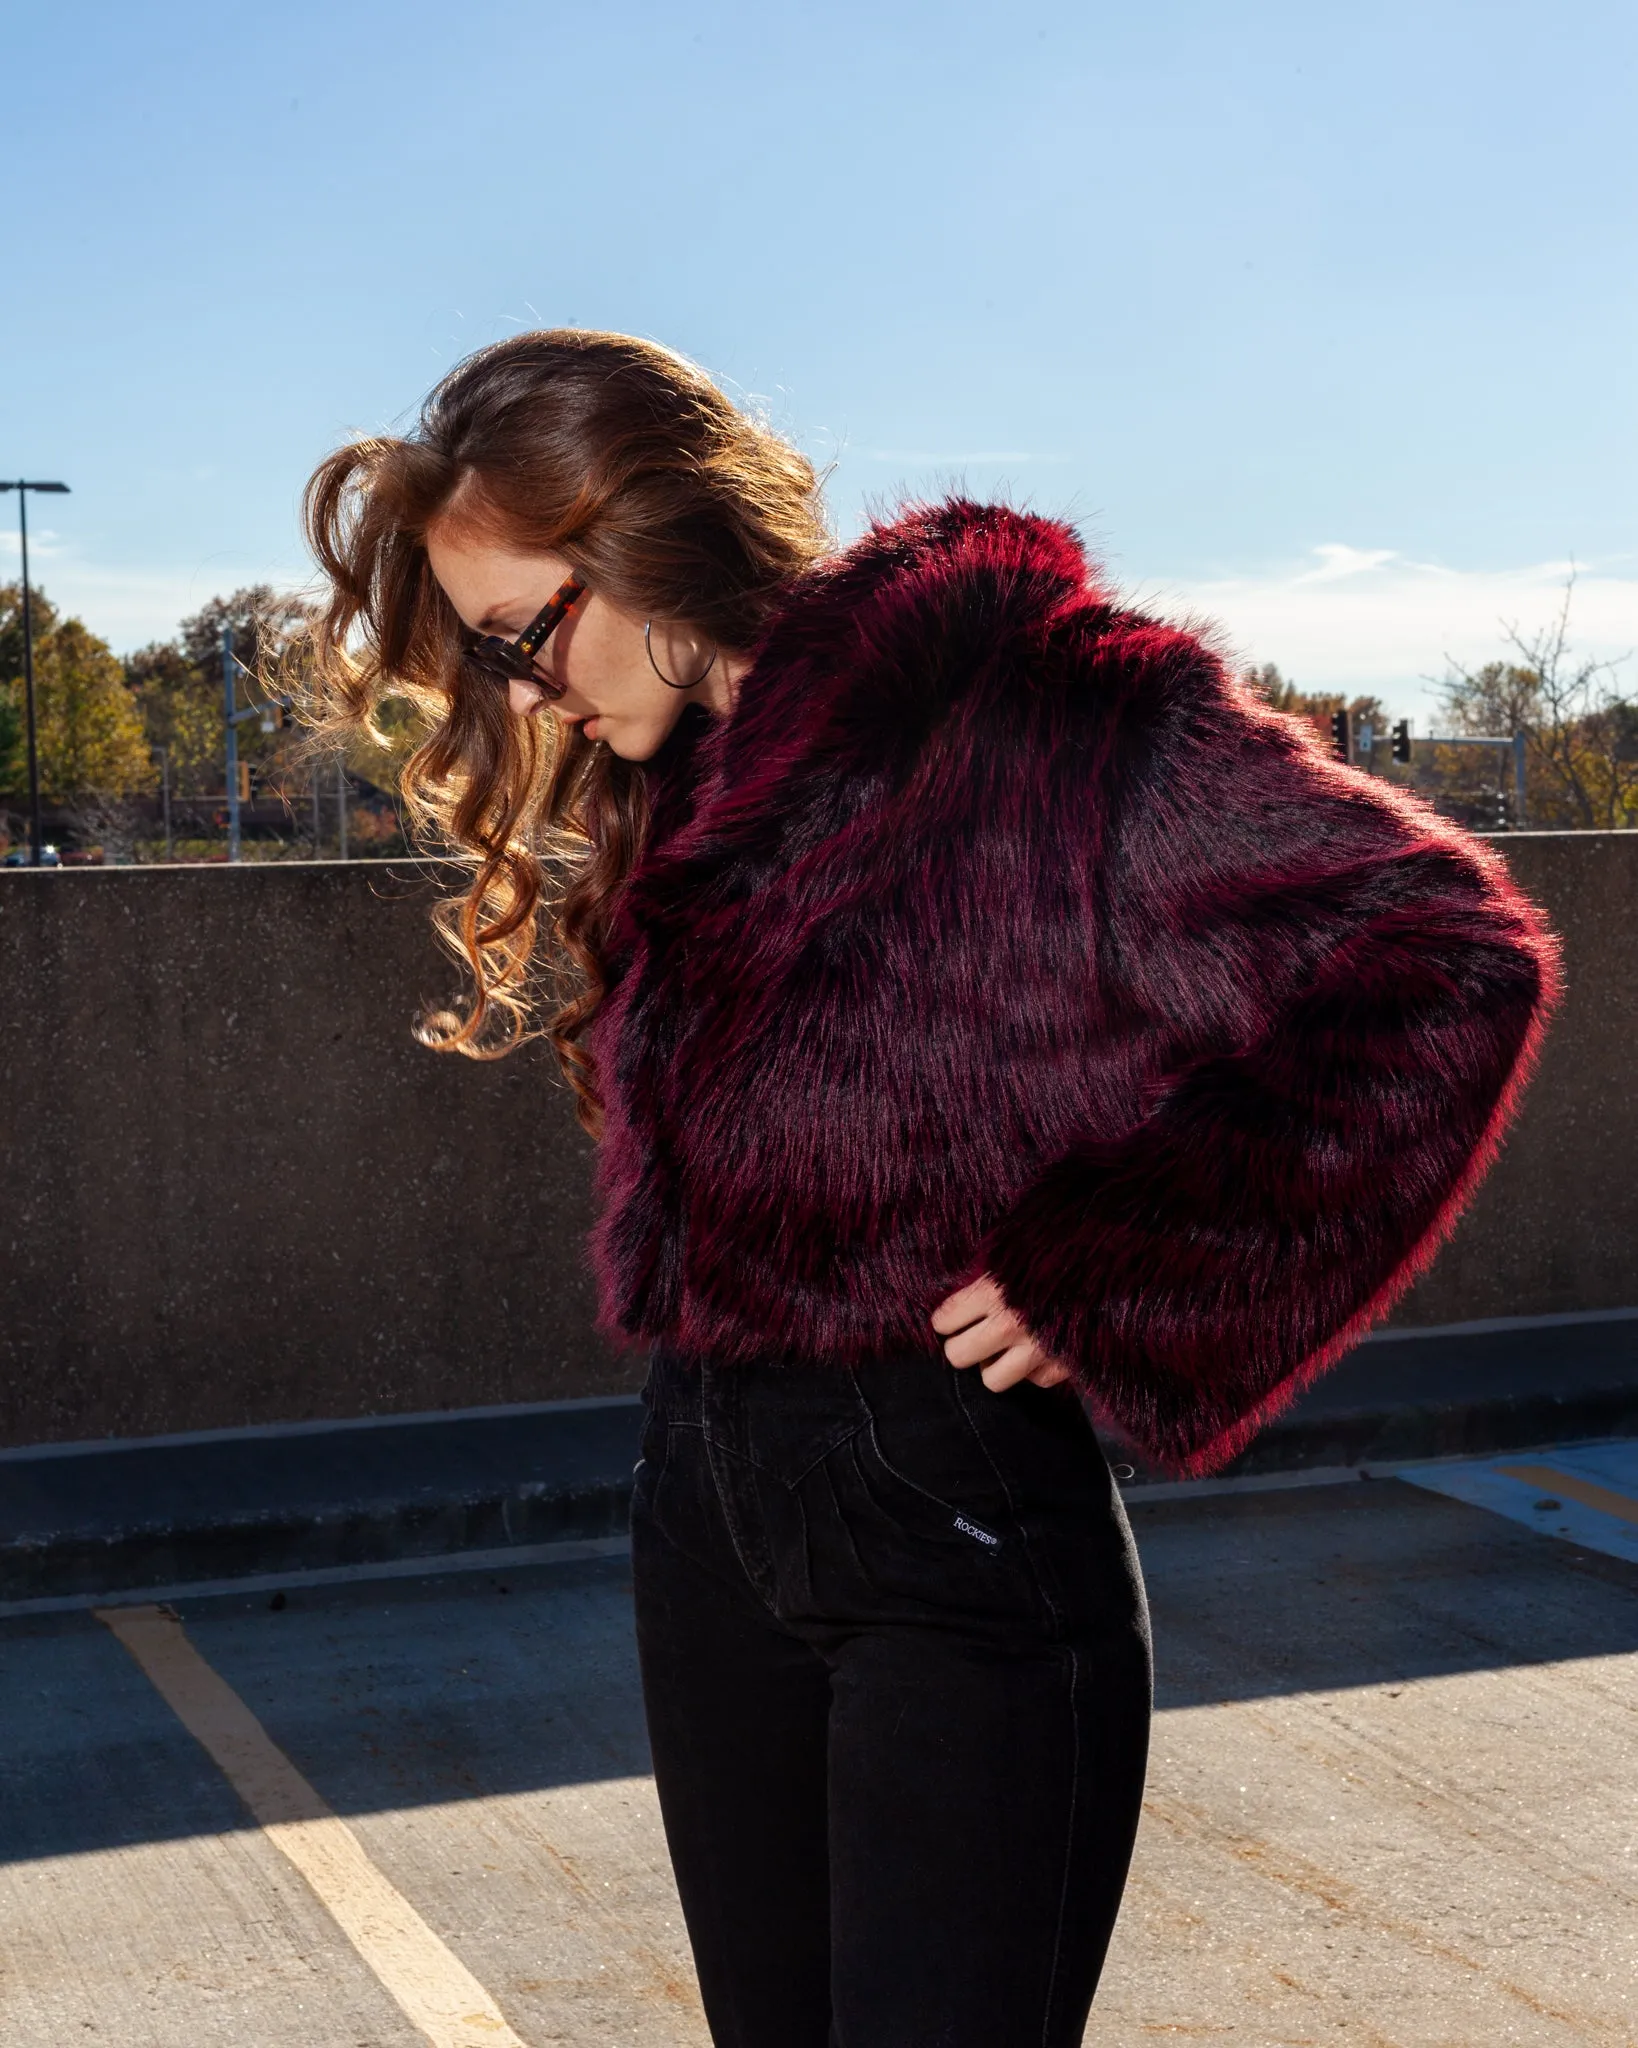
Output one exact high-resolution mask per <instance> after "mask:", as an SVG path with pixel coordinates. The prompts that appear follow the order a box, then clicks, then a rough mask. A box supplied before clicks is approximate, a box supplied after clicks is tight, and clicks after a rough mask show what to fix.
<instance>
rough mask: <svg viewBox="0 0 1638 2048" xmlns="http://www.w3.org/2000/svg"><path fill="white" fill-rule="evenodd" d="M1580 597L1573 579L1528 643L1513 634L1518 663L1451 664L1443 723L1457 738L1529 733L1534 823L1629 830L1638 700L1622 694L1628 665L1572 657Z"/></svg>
mask: <svg viewBox="0 0 1638 2048" xmlns="http://www.w3.org/2000/svg"><path fill="white" fill-rule="evenodd" d="M1574 593H1575V578H1574V576H1573V575H1572V576H1570V577H1568V578H1567V579H1566V581H1565V585H1564V597H1563V601H1562V603H1561V604H1560V606H1559V609H1558V612H1557V615H1556V616H1555V617H1554V618H1553V619H1552V620H1550V621H1549V622H1548V624H1546V625H1545V626H1543V627H1541V628H1540V630H1539V631H1537V632H1535V633H1533V634H1529V635H1525V634H1523V633H1521V632H1520V631H1519V629H1518V628H1517V627H1516V626H1509V627H1507V628H1505V631H1506V635H1507V641H1508V645H1509V647H1510V649H1511V656H1510V658H1508V659H1504V660H1498V661H1487V662H1486V663H1484V665H1483V666H1482V667H1480V668H1476V669H1469V668H1464V667H1462V666H1461V665H1460V664H1459V663H1457V662H1451V663H1449V664H1448V667H1447V670H1446V674H1445V677H1444V679H1443V681H1442V683H1441V685H1440V688H1441V692H1442V696H1443V712H1444V717H1445V720H1446V722H1447V724H1448V725H1449V728H1450V730H1451V731H1453V732H1464V733H1509V734H1510V733H1515V732H1522V733H1523V734H1524V750H1525V754H1524V758H1525V774H1526V783H1527V788H1528V797H1527V803H1528V820H1527V822H1528V823H1529V824H1531V825H1534V826H1538V827H1547V828H1549V829H1551V828H1554V827H1556V828H1559V829H1568V830H1571V831H1600V830H1602V831H1606V832H1608V831H1621V830H1628V829H1630V828H1632V827H1633V826H1638V701H1635V700H1634V699H1633V698H1632V697H1630V696H1628V695H1626V694H1625V693H1624V692H1622V691H1621V690H1618V689H1617V688H1616V687H1615V683H1614V678H1615V675H1616V673H1617V671H1618V670H1619V668H1620V666H1621V664H1620V662H1618V661H1595V660H1592V659H1589V658H1585V657H1577V656H1575V655H1574V654H1573V653H1572V652H1571V645H1570V605H1571V600H1572V598H1573V596H1574ZM1469 751H1471V750H1469V749H1466V748H1463V749H1457V748H1454V747H1451V748H1448V749H1446V750H1445V752H1446V753H1447V754H1448V755H1450V756H1452V757H1454V756H1455V755H1457V754H1458V752H1461V753H1467V752H1469ZM1435 752H1436V753H1437V749H1436V750H1435ZM1453 772H1456V771H1453Z"/></svg>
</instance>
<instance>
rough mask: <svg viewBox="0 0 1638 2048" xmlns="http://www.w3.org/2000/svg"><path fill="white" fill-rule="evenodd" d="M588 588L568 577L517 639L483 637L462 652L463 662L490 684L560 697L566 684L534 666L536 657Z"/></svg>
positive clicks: (494, 635)
mask: <svg viewBox="0 0 1638 2048" xmlns="http://www.w3.org/2000/svg"><path fill="white" fill-rule="evenodd" d="M585 589H586V586H585V584H584V583H583V582H582V581H581V579H580V578H579V577H578V576H567V577H565V578H564V580H563V581H562V582H561V583H560V584H559V585H558V587H557V588H556V590H554V591H553V592H552V594H551V596H550V597H549V598H547V600H546V602H545V603H544V604H543V605H542V606H541V608H540V610H539V611H538V612H536V613H535V615H534V617H533V618H532V619H531V620H530V621H529V623H528V625H527V626H525V627H524V629H523V631H522V632H521V633H520V634H519V635H518V636H517V638H516V639H515V640H507V639H503V638H502V636H501V635H500V634H499V633H484V634H481V635H480V636H479V638H478V639H476V640H474V641H473V642H472V644H471V645H470V646H469V647H467V648H465V649H464V650H463V653H462V659H463V660H464V661H465V662H467V663H468V664H469V665H470V666H471V667H472V668H474V669H476V670H477V671H478V672H479V674H480V675H482V676H484V677H485V678H486V680H488V681H490V682H496V683H512V682H522V683H533V684H534V686H535V688H536V689H537V690H544V691H545V692H546V695H547V696H548V697H561V696H562V695H563V692H564V690H565V689H566V687H567V685H566V684H564V683H560V682H557V681H556V680H554V679H553V678H552V677H549V676H543V675H542V674H541V673H540V671H539V670H538V669H537V668H536V667H535V657H536V655H538V654H539V652H540V650H541V649H542V648H543V647H544V646H545V645H546V642H547V641H548V640H549V639H550V638H551V635H552V632H553V630H554V629H555V628H556V627H558V626H560V625H562V623H563V621H564V620H565V619H566V618H567V617H568V615H569V613H570V612H571V611H572V610H573V609H574V607H575V605H576V604H578V603H579V601H580V599H581V597H582V596H583V595H584V594H585Z"/></svg>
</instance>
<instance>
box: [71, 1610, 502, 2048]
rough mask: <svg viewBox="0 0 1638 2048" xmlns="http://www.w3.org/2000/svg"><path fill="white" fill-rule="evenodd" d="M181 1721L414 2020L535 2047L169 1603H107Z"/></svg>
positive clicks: (460, 2045)
mask: <svg viewBox="0 0 1638 2048" xmlns="http://www.w3.org/2000/svg"><path fill="white" fill-rule="evenodd" d="M96 1617H97V1619H98V1621H100V1622H103V1623H105V1624H106V1625H107V1627H108V1628H110V1629H111V1630H112V1631H113V1633H114V1634H115V1635H116V1636H117V1637H118V1638H119V1640H120V1641H121V1642H122V1643H123V1644H124V1645H125V1647H126V1649H127V1650H129V1651H130V1653H131V1655H132V1656H133V1657H134V1658H135V1659H136V1661H137V1663H138V1664H139V1665H140V1666H141V1667H142V1669H143V1671H144V1672H145V1673H146V1674H147V1676H148V1677H149V1678H150V1679H151V1680H152V1681H153V1684H154V1687H155V1689H156V1690H157V1691H158V1692H159V1693H160V1695H161V1696H162V1697H163V1698H164V1700H165V1701H166V1703H167V1704H168V1705H169V1706H170V1707H171V1709H172V1710H173V1712H174V1713H175V1714H176V1717H177V1719H178V1720H179V1721H181V1723H182V1725H183V1726H184V1727H185V1728H186V1729H187V1730H188V1733H189V1734H190V1735H193V1736H195V1737H196V1738H197V1739H198V1741H199V1742H201V1743H202V1744H203V1745H204V1747H205V1748H206V1749H207V1750H208V1751H209V1752H210V1754H211V1756H212V1757H213V1758H214V1760H215V1762H216V1764H217V1766H218V1768H219V1769H220V1770H221V1772H222V1775H223V1776H224V1777H225V1778H226V1779H227V1780H228V1782H229V1784H231V1785H232V1787H233V1789H234V1790H235V1791H236V1792H237V1793H238V1795H239V1797H240V1798H241V1799H242V1800H243V1801H244V1803H245V1805H246V1806H248V1807H249V1809H250V1811H251V1812H252V1813H253V1814H254V1815H255V1817H256V1819H257V1821H258V1822H259V1823H260V1824H261V1828H262V1831H263V1833H264V1834H265V1835H266V1836H267V1837H268V1839H269V1841H271V1842H272V1844H273V1846H274V1847H275V1848H276V1849H278V1850H279V1851H280V1852H281V1853H282V1854H283V1855H284V1856H286V1857H288V1859H289V1860H290V1862H292V1863H293V1864H294V1865H295V1867H296V1868H297V1870H299V1871H300V1872H301V1874H302V1876H303V1877H304V1878H305V1879H306V1880H307V1882H308V1884H309V1885H310V1886H311V1887H312V1889H313V1891H314V1892H315V1893H316V1894H317V1896H318V1899H319V1902H320V1904H321V1905H323V1906H324V1908H325V1909H326V1911H327V1912H328V1913H329V1914H330V1915H331V1917H332V1918H333V1919H334V1921H335V1923H336V1925H337V1926H338V1927H339V1928H340V1929H341V1931H342V1933H343V1934H345V1935H346V1937H347V1939H348V1940H349V1941H350V1942H351V1943H352V1945H353V1947H354V1948H356V1949H357V1950H358V1953H359V1954H360V1955H361V1956H362V1957H363V1958H364V1961H365V1962H366V1963H367V1964H368V1965H369V1967H370V1969H372V1970H373V1971H374V1972H375V1974H376V1976H377V1977H378V1978H379V1979H380V1981H381V1983H382V1984H383V1985H384V1986H385V1988H386V1989H387V1991H388V1992H389V1993H390V1994H391V1995H392V1997H393V1998H394V1999H396V2001H397V2002H398V2004H399V2006H400V2007H402V2009H403V2012H404V2014H405V2017H406V2018H407V2019H409V2020H410V2021H411V2022H412V2024H413V2025H415V2026H417V2027H419V2028H420V2030H421V2032H422V2033H423V2034H424V2035H425V2036H426V2037H427V2039H428V2040H429V2041H431V2042H432V2043H434V2048H526V2044H525V2043H524V2042H523V2041H521V2040H520V2039H519V2038H518V2036H517V2035H516V2034H514V2033H513V2031H512V2029H511V2028H510V2027H509V2026H508V2025H507V2023H506V2020H505V2018H504V2016H503V2015H502V2013H501V2011H500V2008H499V2007H498V2006H497V2005H496V2004H495V2001H494V2000H493V1999H492V1998H491V1997H490V1996H489V1993H488V1992H487V1991H485V1989H484V1988H483V1986H482V1985H481V1984H480V1983H479V1982H478V1980H477V1978H476V1977H474V1976H473V1975H472V1973H471V1971H470V1970H468V1969H467V1967H466V1965H465V1964H464V1963H463V1962H461V1961H460V1959H459V1958H458V1957H457V1956H455V1955H453V1954H452V1953H451V1952H450V1950H449V1949H447V1948H446V1947H445V1946H444V1944H443V1942H442V1941H440V1940H439V1938H438V1936H437V1935H436V1934H434V1933H433V1931H432V1929H431V1928H430V1927H429V1926H428V1925H427V1923H426V1922H425V1921H424V1920H423V1919H422V1918H421V1916H420V1914H419V1913H417V1912H416V1910H415V1908H414V1907H413V1906H412V1905H411V1904H410V1903H409V1901H408V1899H406V1898H405V1897H404V1896H403V1894H402V1893H401V1892H399V1891H397V1890H396V1889H395V1888H394V1887H393V1886H392V1885H391V1884H389V1883H388V1882H387V1880H386V1878H385V1877H384V1876H383V1875H382V1874H381V1872H380V1871H379V1870H377V1869H376V1867H375V1865H374V1864H373V1863H372V1862H371V1861H370V1859H369V1857H368V1856H366V1855H365V1853H364V1850H363V1848H362V1847H361V1845H360V1843H359V1840H358V1837H357V1836H356V1835H355V1834H354V1833H353V1832H352V1830H351V1829H350V1828H349V1827H348V1826H347V1825H346V1824H345V1822H343V1821H342V1820H340V1819H338V1818H337V1816H336V1814H335V1813H334V1812H333V1811H332V1809H331V1808H330V1806H329V1805H328V1804H327V1803H326V1802H325V1800H324V1799H323V1798H322V1797H321V1796H320V1794H319V1793H318V1792H316V1791H315V1790H314V1788H313V1787H312V1786H311V1785H310V1784H308V1782H307V1780H306V1779H305V1778H304V1777H303V1776H302V1774H301V1773H300V1771H298V1770H297V1769H296V1767H295V1765H294V1764H293V1763H292V1762H291V1761H290V1759H289V1758H288V1757H287V1756H286V1755H285V1753H284V1751H283V1750H282V1749H280V1748H279V1747H278V1745H277V1744H276V1743H275V1742H274V1740H273V1738H272V1737H271V1736H270V1735H269V1734H268V1732H267V1730H266V1729H265V1728H264V1727H263V1726H262V1724H261V1722H260V1721H258V1720H257V1719H256V1716H255V1715H254V1714H253V1713H252V1712H251V1711H250V1709H249V1708H248V1707H247V1706H246V1705H245V1703H244V1701H243V1700H242V1699H240V1697H239V1695H238V1694H237V1693H236V1692H235V1691H234V1690H233V1688H232V1687H231V1686H230V1685H229V1684H228V1683H227V1681H226V1680H225V1679H223V1678H220V1677H218V1676H217V1674H216V1672H214V1671H213V1670H212V1669H211V1667H210V1666H209V1665H208V1664H207V1663H206V1662H205V1660H204V1658H203V1657H201V1656H200V1654H199V1652H198V1651H197V1650H196V1649H195V1648H194V1646H193V1644H192V1643H190V1642H189V1641H188V1638H187V1636H186V1635H185V1634H184V1633H183V1629H182V1624H181V1622H180V1621H179V1620H178V1618H177V1617H176V1616H175V1615H174V1614H172V1613H171V1612H170V1611H169V1610H168V1609H166V1608H162V1607H153V1606H149V1607H101V1608H98V1609H97V1610H96Z"/></svg>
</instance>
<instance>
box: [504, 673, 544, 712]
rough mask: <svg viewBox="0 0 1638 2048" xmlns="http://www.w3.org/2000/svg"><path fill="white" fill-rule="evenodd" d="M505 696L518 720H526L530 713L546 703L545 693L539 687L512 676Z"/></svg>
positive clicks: (536, 684)
mask: <svg viewBox="0 0 1638 2048" xmlns="http://www.w3.org/2000/svg"><path fill="white" fill-rule="evenodd" d="M507 694H508V696H509V698H510V701H511V705H512V709H513V710H514V711H515V712H516V713H517V714H518V716H519V717H520V718H527V717H528V715H529V713H530V712H531V711H537V710H538V709H539V708H540V706H541V705H542V704H544V703H545V701H546V692H545V691H544V690H543V689H542V688H541V687H540V685H539V684H538V683H531V682H528V681H526V680H525V679H524V678H523V677H522V676H513V678H512V679H511V682H510V683H509V684H508V685H507Z"/></svg>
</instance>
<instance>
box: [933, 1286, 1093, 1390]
mask: <svg viewBox="0 0 1638 2048" xmlns="http://www.w3.org/2000/svg"><path fill="white" fill-rule="evenodd" d="M932 1323H933V1328H934V1329H935V1330H937V1332H938V1334H939V1335H940V1336H941V1337H945V1338H947V1339H948V1342H947V1343H946V1344H945V1346H944V1355H945V1357H946V1358H947V1359H948V1360H949V1361H950V1363H951V1364H952V1365H961V1366H965V1365H977V1364H978V1363H979V1362H980V1360H982V1359H986V1358H987V1359H988V1360H989V1361H990V1362H989V1364H988V1365H986V1366H985V1367H984V1370H983V1372H982V1373H981V1374H980V1375H979V1377H980V1378H981V1379H982V1380H983V1382H984V1384H985V1386H987V1387H988V1388H989V1389H990V1391H991V1393H994V1394H1002V1393H1005V1392H1006V1390H1007V1388H1008V1387H1015V1386H1017V1384H1018V1382H1019V1381H1020V1380H1033V1381H1034V1382H1035V1384H1036V1386H1038V1387H1055V1386H1057V1384H1058V1382H1059V1381H1060V1380H1066V1379H1068V1377H1069V1367H1068V1366H1067V1365H1060V1364H1059V1363H1058V1361H1057V1359H1055V1358H1052V1357H1049V1356H1048V1354H1047V1353H1046V1352H1044V1351H1043V1350H1042V1349H1041V1347H1040V1345H1039V1344H1037V1343H1036V1341H1035V1339H1034V1338H1033V1337H1032V1336H1031V1335H1030V1333H1029V1332H1028V1330H1026V1329H1025V1328H1024V1326H1023V1324H1022V1323H1021V1322H1020V1321H1019V1320H1018V1318H1017V1317H1016V1316H1015V1315H1014V1314H1013V1312H1012V1310H1011V1309H1010V1308H1007V1307H1006V1306H1005V1305H1004V1303H1003V1302H1002V1299H1001V1289H1000V1287H999V1286H998V1285H997V1284H996V1282H995V1281H994V1280H992V1279H991V1278H990V1276H989V1274H988V1273H984V1274H981V1275H980V1276H979V1278H978V1279H976V1280H973V1281H970V1282H969V1283H968V1284H967V1285H966V1286H965V1287H958V1288H957V1289H956V1291H955V1293H954V1294H947V1295H946V1296H945V1297H944V1299H943V1300H942V1301H941V1302H940V1303H939V1305H938V1307H937V1308H935V1309H934V1311H933V1315H932ZM951 1331H955V1332H957V1333H958V1334H956V1335H954V1336H951V1335H950V1333H951ZM997 1352H999V1353H1000V1356H999V1357H997V1356H996V1353H997Z"/></svg>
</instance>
